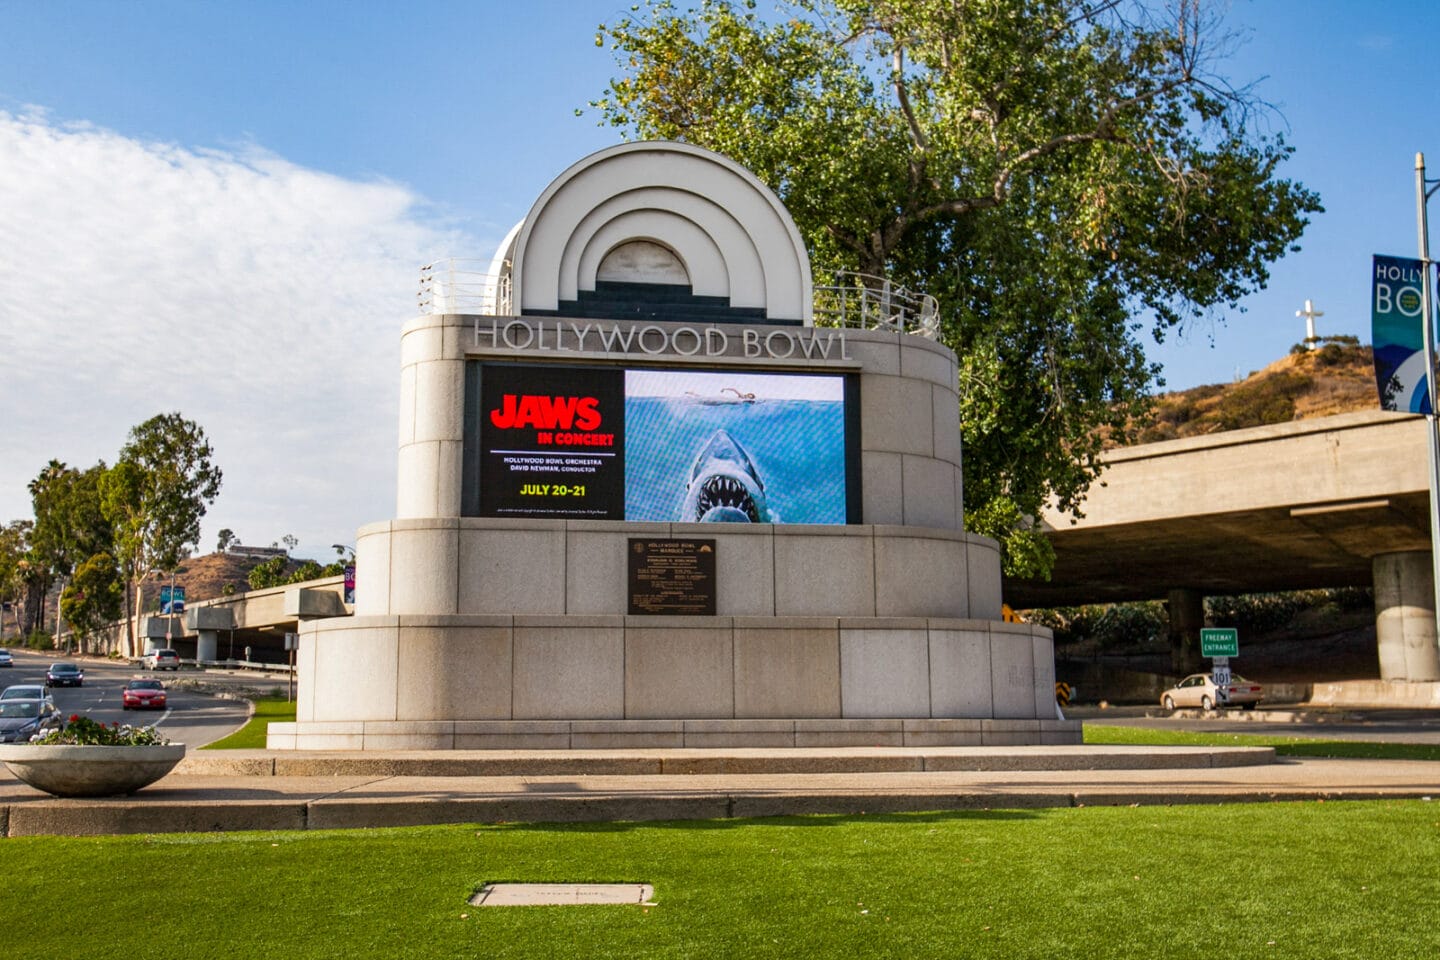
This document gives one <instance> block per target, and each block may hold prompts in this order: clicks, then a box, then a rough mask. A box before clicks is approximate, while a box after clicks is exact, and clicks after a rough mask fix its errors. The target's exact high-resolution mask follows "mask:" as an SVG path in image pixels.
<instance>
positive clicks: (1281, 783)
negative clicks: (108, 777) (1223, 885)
mask: <svg viewBox="0 0 1440 960" xmlns="http://www.w3.org/2000/svg"><path fill="white" fill-rule="evenodd" d="M1431 796H1434V797H1437V798H1440V764H1434V763H1426V762H1422V761H1379V760H1322V759H1309V758H1306V759H1300V760H1295V759H1285V760H1279V761H1277V760H1276V758H1275V756H1274V753H1273V751H1272V750H1271V749H1270V748H1268V747H1259V748H1209V747H1168V748H1151V747H1098V746H1097V747H1090V746H1085V747H1025V748H1021V747H1014V748H991V749H986V750H973V749H962V748H954V749H933V750H903V749H899V750H873V749H871V750H865V749H849V750H823V751H822V750H751V751H645V752H600V751H596V752H576V753H575V754H573V755H557V753H556V752H554V751H545V752H544V753H543V754H539V755H537V754H529V755H526V754H521V753H513V754H509V755H499V754H487V755H484V756H466V755H457V754H455V753H454V752H452V751H447V752H445V753H444V754H438V755H437V754H435V753H429V754H426V753H397V754H390V755H377V754H374V753H368V754H364V755H359V754H316V755H308V756H305V755H296V754H294V753H293V752H288V751H287V752H285V753H283V754H272V753H267V752H265V751H235V752H231V751H225V752H219V751H216V752H214V753H197V754H193V755H192V756H191V757H188V758H187V759H186V761H185V762H184V764H183V765H182V766H181V768H179V769H178V770H177V772H175V773H172V774H171V775H170V776H168V777H166V778H165V779H163V780H161V781H160V782H159V783H157V784H155V785H153V786H151V787H147V788H146V789H144V790H142V791H140V792H139V793H137V794H135V795H133V796H130V797H120V798H109V799H100V800H57V799H55V798H52V797H49V796H46V795H44V794H41V793H39V792H38V791H36V790H33V789H31V788H30V787H27V786H25V785H24V784H21V783H20V782H19V781H17V780H15V779H14V778H13V777H11V776H10V775H9V774H8V773H5V772H0V835H3V836H7V837H19V836H33V835H44V834H60V835H77V836H79V835H95V834H125V833H175V832H209V831H232V830H318V829H345V828H368V827H393V826H414V825H421V824H437V823H495V822H514V821H522V822H575V821H585V822H595V821H609V820H689V819H713V818H724V817H758V816H776V815H782V814H803V813H846V814H859V813H887V812H898V811H916V810H965V809H982V808H1041V807H1072V806H1094V805H1133V804H1157V805H1162V804H1163V805H1169V804H1178V803H1234V802H1253V801H1269V800H1337V799H1375V798H1382V797H1391V798H1420V797H1431Z"/></svg>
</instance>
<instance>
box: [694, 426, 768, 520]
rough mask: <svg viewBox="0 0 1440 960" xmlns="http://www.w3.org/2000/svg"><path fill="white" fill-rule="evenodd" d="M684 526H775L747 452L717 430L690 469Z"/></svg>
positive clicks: (763, 487)
mask: <svg viewBox="0 0 1440 960" xmlns="http://www.w3.org/2000/svg"><path fill="white" fill-rule="evenodd" d="M680 520H681V522H683V523H695V522H700V523H772V522H773V518H772V516H771V513H770V510H769V508H768V507H767V506H766V503H765V483H764V481H762V480H761V479H760V474H759V471H757V470H756V469H755V464H754V462H753V461H752V460H751V459H750V455H749V454H748V453H746V452H745V448H744V447H742V446H740V444H739V443H737V442H736V440H735V438H734V437H732V436H730V434H729V433H728V432H727V431H725V430H716V431H715V432H714V434H712V435H711V437H710V439H709V440H707V441H705V445H704V446H703V447H701V448H700V453H699V454H697V455H696V457H695V463H694V465H693V466H692V467H691V468H690V482H689V483H688V484H687V485H686V487H685V500H684V502H683V503H682V504H681V507H680Z"/></svg>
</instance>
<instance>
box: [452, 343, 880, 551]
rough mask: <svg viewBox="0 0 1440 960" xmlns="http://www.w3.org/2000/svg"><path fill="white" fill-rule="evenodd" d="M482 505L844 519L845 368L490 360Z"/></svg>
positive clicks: (525, 510)
mask: <svg viewBox="0 0 1440 960" xmlns="http://www.w3.org/2000/svg"><path fill="white" fill-rule="evenodd" d="M481 380H482V390H481V393H482V399H483V408H482V415H481V417H480V441H481V458H482V469H481V484H482V490H481V496H480V513H481V515H482V516H524V517H557V518H567V517H568V518H576V519H581V518H590V519H611V520H631V521H660V522H686V523H697V522H698V523H846V522H849V521H850V516H851V513H852V511H853V509H854V507H855V503H854V502H853V501H855V500H856V497H855V495H854V493H853V492H852V491H851V489H850V481H849V473H850V471H849V470H848V469H847V468H848V466H849V451H850V447H851V446H852V443H851V442H850V441H851V437H850V434H851V431H852V429H853V424H852V423H851V421H850V420H849V418H847V413H846V411H847V404H846V391H847V380H846V378H845V377H844V376H843V375H823V374H822V375H812V374H789V373H764V374H757V373H744V372H727V371H688V370H649V369H630V370H621V369H616V368H588V367H534V366H531V367H507V366H498V365H489V364H487V365H485V366H484V368H483V371H482V375H481Z"/></svg>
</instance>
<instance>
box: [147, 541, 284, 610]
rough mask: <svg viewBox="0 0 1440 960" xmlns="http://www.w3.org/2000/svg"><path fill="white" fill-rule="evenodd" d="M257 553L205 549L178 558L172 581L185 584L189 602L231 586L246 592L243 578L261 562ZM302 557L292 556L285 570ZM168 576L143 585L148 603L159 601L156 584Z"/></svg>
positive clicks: (236, 590) (215, 595)
mask: <svg viewBox="0 0 1440 960" xmlns="http://www.w3.org/2000/svg"><path fill="white" fill-rule="evenodd" d="M261 562H262V561H261V559H259V558H256V557H245V556H236V555H234V554H229V553H207V554H205V555H204V556H199V557H190V558H188V559H186V560H183V561H181V563H180V566H179V568H178V569H177V570H176V571H175V583H176V585H177V586H183V587H184V588H185V599H186V601H187V602H189V603H195V602H196V601H199V600H209V599H212V598H214V597H219V596H225V595H226V594H227V591H226V587H227V586H230V587H233V589H232V590H230V591H229V592H230V593H236V594H239V593H245V592H246V591H247V590H249V589H250V585H249V583H247V582H246V580H245V578H246V576H247V575H249V573H250V571H251V570H252V569H254V568H255V567H256V566H257V565H259V564H260V563H261ZM302 562H303V561H302V560H295V559H291V560H290V562H289V563H288V564H287V565H286V571H287V572H290V571H293V570H295V569H296V568H298V567H299V566H300V564H301V563H302ZM169 582H170V578H169V576H168V575H167V576H165V577H164V578H163V579H162V578H161V577H160V576H159V575H157V576H156V578H155V580H153V581H151V582H150V583H149V584H148V585H147V586H146V588H145V596H146V603H147V606H153V605H156V604H158V603H159V602H160V601H159V589H158V588H159V585H160V584H161V583H165V584H168V583H169Z"/></svg>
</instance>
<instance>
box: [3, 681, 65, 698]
mask: <svg viewBox="0 0 1440 960" xmlns="http://www.w3.org/2000/svg"><path fill="white" fill-rule="evenodd" d="M54 699H55V698H54V697H52V696H50V688H49V687H42V686H41V685H40V684H38V683H16V684H11V685H10V686H8V687H6V688H5V689H4V690H0V700H49V701H51V702H54Z"/></svg>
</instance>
